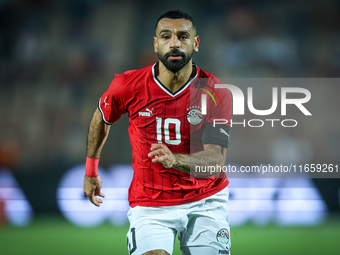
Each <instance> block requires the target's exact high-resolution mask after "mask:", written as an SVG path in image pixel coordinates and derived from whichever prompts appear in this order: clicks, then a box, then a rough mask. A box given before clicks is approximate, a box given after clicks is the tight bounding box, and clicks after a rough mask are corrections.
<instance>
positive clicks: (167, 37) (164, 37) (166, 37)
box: [162, 35, 170, 40]
mask: <svg viewBox="0 0 340 255" xmlns="http://www.w3.org/2000/svg"><path fill="white" fill-rule="evenodd" d="M162 38H163V39H165V40H168V39H169V38H170V36H167V35H163V36H162Z"/></svg>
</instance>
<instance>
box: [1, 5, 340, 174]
mask: <svg viewBox="0 0 340 255" xmlns="http://www.w3.org/2000/svg"><path fill="white" fill-rule="evenodd" d="M170 9H182V10H183V11H185V12H188V13H189V14H190V15H192V16H193V17H194V18H195V19H196V23H197V29H198V34H199V35H200V37H201V48H200V52H199V53H198V54H196V55H194V62H195V63H197V64H198V65H199V66H200V67H202V68H203V69H205V70H207V71H209V72H211V73H214V74H215V75H216V76H218V77H225V78H292V77H295V78H296V77H301V78H307V77H308V78H316V77H319V78H336V77H339V76H340V47H339V45H340V27H339V24H340V15H338V14H339V9H340V2H339V1H336V0H323V1H322V0H313V1H307V0H294V1H291V0H290V1H279V0H272V1H266V0H255V1H237V0H226V1H223V0H212V1H179V4H178V5H177V4H176V2H175V3H172V5H170V4H167V3H161V2H160V1H152V0H151V1H137V0H126V1H108V0H59V1H57V0H2V1H0V167H1V166H8V167H10V168H12V169H16V168H17V167H19V168H20V166H22V165H27V164H30V165H34V164H39V162H43V161H46V162H48V161H55V160H69V161H72V162H78V163H82V162H83V161H84V158H85V150H86V148H85V145H86V135H87V129H88V124H89V121H90V119H91V116H92V113H93V112H94V110H95V108H96V106H97V102H98V100H99V97H100V96H101V94H102V93H103V92H104V91H105V90H106V88H107V87H108V86H109V85H110V82H111V80H112V79H113V78H114V74H115V73H121V72H124V71H125V70H128V69H136V68H141V67H144V66H146V65H149V64H152V63H154V62H155V61H157V55H156V54H155V53H153V45H152V43H153V37H152V36H153V33H154V25H155V22H156V20H157V18H158V16H160V15H161V14H163V13H164V12H165V11H167V10H170ZM317 91H320V94H318V95H312V96H314V97H313V98H312V99H315V98H316V97H317V101H316V102H315V101H314V104H315V107H317V105H318V103H320V102H321V101H323V100H324V101H329V102H335V103H336V104H335V105H334V107H335V108H336V109H339V106H340V104H339V102H338V101H339V100H337V97H338V95H339V93H340V90H339V89H338V88H336V87H334V88H333V90H332V91H328V92H322V88H319V89H318V90H317ZM270 99H271V98H270V97H269V98H268V100H269V103H270ZM326 117H327V116H325V118H326ZM335 118H336V117H335ZM322 121H323V120H322V119H320V122H322ZM335 123H336V124H337V125H335V126H334V125H327V124H324V125H321V124H315V125H316V127H310V128H311V130H312V131H313V132H305V131H306V130H305V128H306V127H305V126H301V127H300V128H299V127H298V128H296V129H294V132H292V131H290V133H285V132H286V131H284V130H280V132H279V133H277V134H276V135H275V134H274V133H272V136H269V137H268V133H267V134H266V132H264V131H261V132H260V134H259V135H258V136H256V137H249V135H247V131H243V130H239V131H237V132H235V135H236V137H237V139H236V138H235V139H234V140H233V141H234V144H235V145H233V146H235V147H234V148H235V149H234V152H232V150H231V158H232V159H233V160H234V161H235V162H233V163H241V162H239V161H241V160H242V157H241V156H240V150H244V149H245V146H247V148H248V149H249V148H254V149H255V150H256V148H257V147H258V145H259V144H261V143H262V146H265V147H264V148H263V151H265V150H268V152H272V151H275V150H277V151H279V152H280V149H279V148H276V149H273V146H275V144H282V143H278V142H277V141H279V140H280V139H284V140H285V141H286V142H287V141H290V140H289V139H291V141H292V144H291V145H285V146H286V147H287V148H289V146H293V147H294V146H295V147H296V146H297V147H299V146H303V147H304V148H307V149H306V153H305V154H306V155H307V156H306V157H308V160H310V158H313V155H317V156H318V157H319V158H320V159H324V160H327V159H335V158H336V157H338V153H335V154H334V151H335V152H336V151H340V147H339V144H340V143H339V141H340V132H339V127H340V123H339V121H338V120H337V119H336V120H335ZM318 125H319V127H322V131H321V130H319V128H317V126H318ZM127 127H128V120H127V116H124V117H123V120H120V121H119V122H118V123H117V124H116V125H114V127H113V130H112V131H111V132H112V134H111V135H110V138H109V140H108V143H107V144H106V145H105V149H104V151H103V156H102V157H103V161H102V162H103V164H104V165H105V164H107V165H111V164H112V163H128V162H131V148H130V145H129V142H128V141H129V140H128V136H127ZM307 128H308V127H307ZM278 136H280V137H278ZM316 136H317V138H316ZM287 137H288V138H289V139H286V138H287ZM294 137H299V139H294ZM264 139H265V142H263V140H264ZM300 140H301V141H302V142H301V143H302V144H303V145H298V144H297V145H294V143H299V142H297V141H300ZM236 141H237V142H236ZM250 141H251V144H252V145H249V144H250ZM320 142H321V144H319V143H320ZM320 146H321V148H320ZM298 150H299V149H298ZM122 152H123V153H122ZM245 152H246V153H247V150H245ZM280 153H281V152H280ZM300 153H302V152H300ZM320 153H321V154H320ZM332 153H333V154H332ZM302 154H303V153H302ZM330 154H331V156H330ZM233 155H234V156H233ZM262 155H269V156H264V157H263V156H262V158H261V154H260V153H259V152H258V150H257V152H256V151H255V152H254V151H249V153H247V154H246V157H247V161H248V162H249V163H258V162H261V160H262V161H275V160H277V159H276V158H275V155H273V156H270V153H268V154H264V153H262ZM259 157H260V158H259ZM330 157H331V158H330Z"/></svg>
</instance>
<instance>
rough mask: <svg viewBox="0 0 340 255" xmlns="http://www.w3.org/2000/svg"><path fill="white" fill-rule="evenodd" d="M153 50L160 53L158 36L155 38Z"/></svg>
mask: <svg viewBox="0 0 340 255" xmlns="http://www.w3.org/2000/svg"><path fill="white" fill-rule="evenodd" d="M153 48H154V51H155V52H156V53H158V41H157V37H156V36H154V37H153Z"/></svg>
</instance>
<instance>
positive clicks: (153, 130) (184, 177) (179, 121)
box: [99, 66, 231, 207]
mask: <svg viewBox="0 0 340 255" xmlns="http://www.w3.org/2000/svg"><path fill="white" fill-rule="evenodd" d="M194 67H195V68H196V70H197V74H196V77H195V78H194V79H193V80H192V81H191V82H189V83H187V84H186V85H184V86H183V87H182V88H181V89H180V90H179V91H178V92H176V93H175V94H171V92H169V91H167V90H166V89H165V88H164V86H162V84H161V83H160V82H159V81H158V80H157V78H156V77H155V74H154V73H155V70H154V67H153V66H148V67H146V68H143V69H139V70H132V71H128V72H125V73H123V74H120V75H116V76H115V79H114V80H113V81H112V83H111V85H110V87H109V88H108V90H107V91H106V92H105V93H104V94H103V95H102V97H101V99H100V101H99V109H100V111H101V113H102V115H103V120H104V121H105V122H106V123H108V124H112V123H114V122H115V121H116V120H118V119H119V118H120V116H121V115H122V114H123V113H125V112H128V113H129V121H130V125H129V136H130V142H131V146H132V158H133V163H132V167H133V170H134V176H133V180H132V182H131V185H130V188H129V202H130V206H131V207H135V206H137V205H143V206H166V205H179V204H184V203H188V202H193V201H197V200H200V199H203V198H205V197H208V196H210V195H213V194H215V193H217V192H219V191H220V190H222V189H223V188H225V187H226V186H227V185H228V183H229V181H228V179H227V178H226V176H225V174H224V175H223V174H222V175H221V176H220V177H222V178H191V177H190V174H188V173H185V172H182V171H178V170H176V169H174V168H165V167H164V166H163V165H162V164H154V163H152V162H151V159H150V158H149V157H148V153H149V152H150V148H151V144H153V143H157V142H159V143H160V142H161V143H164V144H165V145H167V146H168V147H169V149H170V150H171V151H172V152H173V153H185V154H189V153H194V152H197V151H201V150H203V144H202V140H201V136H202V129H203V126H204V124H206V123H208V122H212V113H211V111H212V110H211V109H215V110H216V111H215V112H217V113H218V115H217V116H215V117H216V118H220V119H222V118H223V119H228V120H229V123H230V118H231V96H230V92H229V90H227V89H217V90H219V92H218V93H219V96H220V97H221V98H224V101H223V102H222V105H221V104H220V103H219V102H218V103H219V104H218V105H217V106H216V105H215V104H214V102H213V100H212V99H211V98H210V97H209V95H208V98H207V99H208V101H207V104H208V107H207V108H208V110H207V111H208V112H207V115H205V116H203V121H202V122H201V123H200V124H196V125H192V124H190V123H189V122H192V119H190V118H191V117H189V115H190V114H188V113H189V112H190V111H191V110H192V109H194V108H200V107H201V106H200V104H201V98H200V94H199V93H203V90H201V89H199V87H200V86H201V85H200V84H199V82H198V81H197V78H213V79H215V80H214V81H215V82H216V81H218V80H217V79H216V78H215V77H214V76H213V75H212V74H209V73H207V72H205V71H203V70H201V69H200V68H199V67H197V66H194ZM215 82H213V83H212V84H209V86H210V87H212V86H213V84H215ZM219 83H221V82H219ZM209 86H208V87H204V88H205V89H209ZM210 91H211V90H210ZM204 93H205V92H204ZM192 95H194V97H192ZM190 96H191V97H190ZM215 98H216V96H215ZM195 100H196V101H195ZM216 100H217V98H216ZM214 107H219V108H217V109H216V108H214ZM221 107H223V109H222V108H221ZM220 108H221V109H220ZM191 113H193V111H191Z"/></svg>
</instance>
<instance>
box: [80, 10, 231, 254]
mask: <svg viewBox="0 0 340 255" xmlns="http://www.w3.org/2000/svg"><path fill="white" fill-rule="evenodd" d="M199 42H200V41H199V37H198V35H197V34H196V28H195V24H194V21H193V19H192V17H190V16H189V15H188V14H185V13H183V12H180V11H170V12H167V13H165V14H163V15H162V16H160V18H159V19H158V21H157V22H156V29H155V36H154V50H155V52H156V53H157V54H158V56H159V61H158V62H157V63H156V64H154V65H152V66H148V67H145V68H143V69H139V70H132V71H127V72H125V73H123V74H119V75H115V78H114V80H113V81H112V83H111V85H110V87H109V88H108V90H107V91H106V92H105V93H104V94H103V95H102V97H101V98H100V100H99V106H98V109H97V110H96V111H95V113H94V115H93V118H92V120H91V123H90V128H89V134H88V142H87V158H86V164H85V169H86V173H85V179H84V193H85V194H86V195H87V196H88V198H89V199H90V201H91V202H92V203H93V204H94V205H96V206H100V204H101V203H102V202H103V201H102V199H100V198H98V197H97V196H99V197H104V194H103V193H102V192H101V179H100V177H99V176H98V173H97V171H98V162H99V157H100V153H101V150H102V147H103V145H104V143H105V141H106V138H107V136H108V134H109V130H110V125H111V124H113V123H114V122H115V121H117V120H118V119H119V118H120V116H121V115H122V114H123V113H126V112H128V113H129V120H130V126H129V136H130V142H131V146H132V153H133V154H132V157H133V163H132V166H133V170H134V176H133V180H132V182H131V185H130V188H129V203H130V206H131V209H130V210H129V212H128V218H129V221H130V229H129V231H128V233H127V239H128V249H129V253H130V254H133V255H140V254H146V255H151V254H159V255H165V254H172V251H173V246H174V242H175V237H176V234H178V238H179V240H180V243H181V245H180V247H181V250H182V252H183V254H185V255H189V254H195V255H197V254H204V255H210V254H214V255H215V254H229V249H230V237H229V233H230V229H229V217H228V210H227V201H228V187H227V186H228V183H229V181H228V179H227V178H226V175H225V173H223V172H218V173H217V172H214V173H212V172H211V171H210V173H209V174H208V175H207V173H203V175H202V173H200V172H199V171H196V170H197V167H199V169H203V168H204V167H207V166H216V167H218V166H219V167H221V166H224V163H225V159H226V154H227V147H228V143H229V124H228V123H229V121H230V118H231V96H230V92H229V90H226V89H215V88H214V84H216V83H220V81H218V80H217V79H216V78H215V77H214V76H213V75H212V74H210V73H208V72H205V71H203V70H202V69H200V68H199V67H198V66H197V65H195V64H193V62H192V54H193V52H197V51H198V49H199ZM203 94H205V96H206V97H205V102H206V103H205V105H203V103H202V102H204V101H202V98H204V97H203V96H202V95H203ZM215 98H218V99H219V100H215ZM221 98H222V99H221ZM201 101H202V102H201ZM216 101H219V103H218V104H217V102H216ZM203 107H205V108H204V109H205V110H204V111H203ZM214 118H215V119H219V120H224V121H222V123H223V124H218V125H217V124H216V125H215V123H214ZM226 123H227V124H226ZM202 172H204V171H202Z"/></svg>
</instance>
